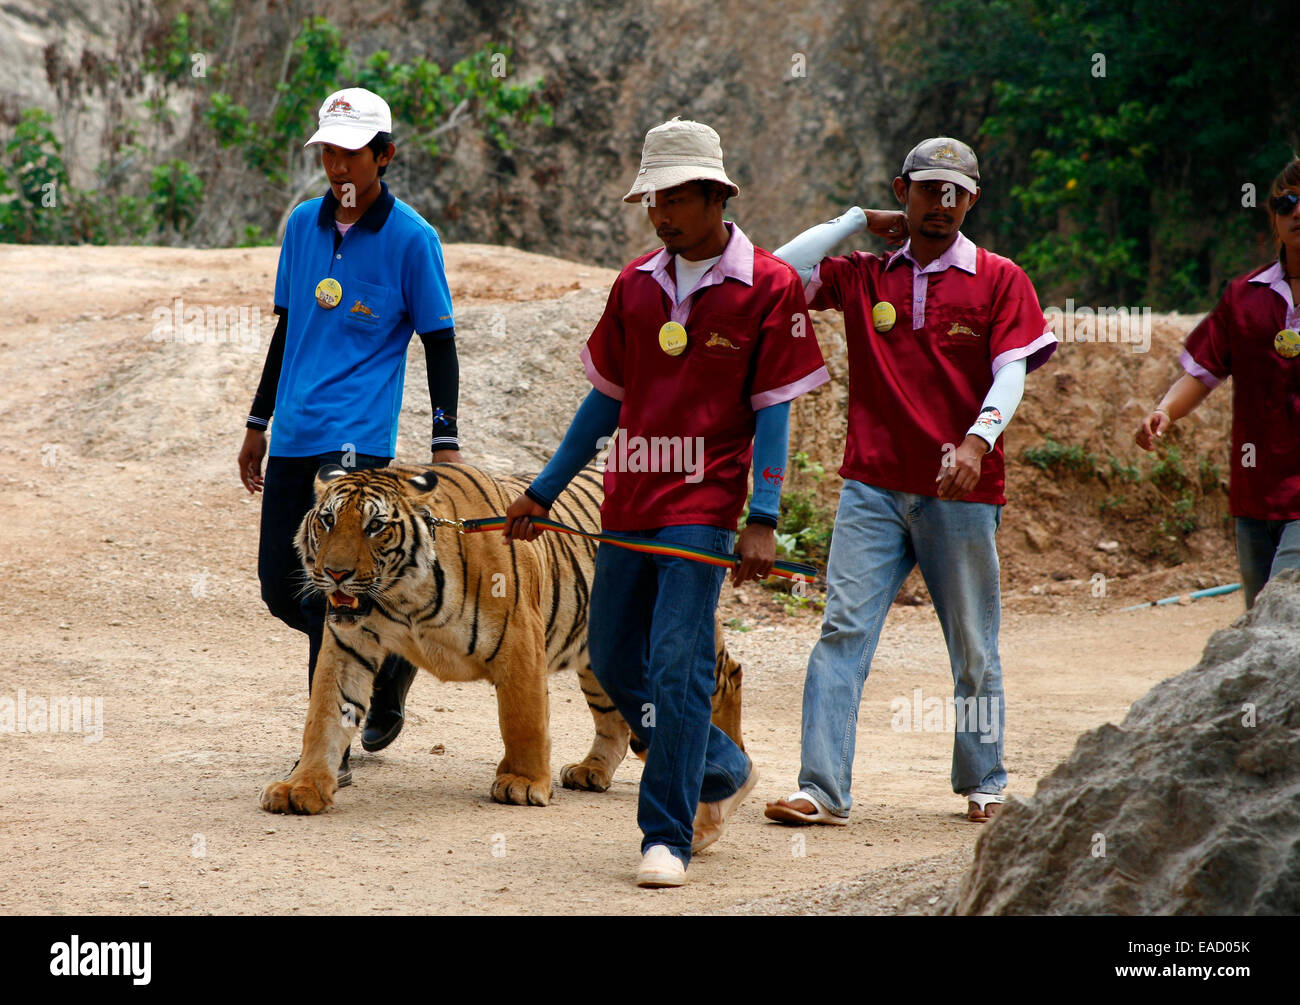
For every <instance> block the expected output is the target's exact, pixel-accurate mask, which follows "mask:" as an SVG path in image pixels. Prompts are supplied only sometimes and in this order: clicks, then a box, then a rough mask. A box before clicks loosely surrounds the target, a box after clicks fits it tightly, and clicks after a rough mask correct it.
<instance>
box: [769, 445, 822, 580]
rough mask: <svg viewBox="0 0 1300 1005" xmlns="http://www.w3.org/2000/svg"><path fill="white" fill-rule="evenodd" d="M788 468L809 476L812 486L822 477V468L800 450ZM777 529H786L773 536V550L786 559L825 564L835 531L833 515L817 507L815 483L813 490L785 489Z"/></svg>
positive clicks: (818, 503)
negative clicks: (775, 544) (774, 537)
mask: <svg viewBox="0 0 1300 1005" xmlns="http://www.w3.org/2000/svg"><path fill="white" fill-rule="evenodd" d="M790 466H791V467H792V468H793V469H794V470H795V471H798V472H799V473H800V474H806V475H808V476H809V477H811V478H812V480H813V482H814V483H817V482H820V481H821V480H822V479H823V478H824V477H826V471H825V469H824V468H823V467H822V465H821V464H820V463H819V462H817V461H814V460H810V459H809V457H808V454H807V453H805V452H804V451H802V450H800V451H796V452H795V453H794V454H793V456H791V458H790ZM781 526H782V527H784V528H786V532H785V533H782V534H778V535H777V547H778V548H779V549H780V550H781V551H782V552H783V553H784V554H785V555H786V556H787V557H789V558H793V559H795V560H796V561H805V562H806V561H811V562H817V563H820V564H822V565H824V564H825V562H826V557H827V555H828V553H829V551H830V545H831V532H832V530H834V528H835V514H834V513H833V512H832V511H830V510H829V509H827V508H826V507H825V506H823V505H822V504H821V502H820V501H819V499H818V496H817V491H816V488H815V484H814V487H813V488H808V489H794V490H789V489H787V490H786V491H785V492H783V493H782V494H781Z"/></svg>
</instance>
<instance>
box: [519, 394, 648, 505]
mask: <svg viewBox="0 0 1300 1005" xmlns="http://www.w3.org/2000/svg"><path fill="white" fill-rule="evenodd" d="M622 410H623V403H622V402H620V401H616V400H615V399H614V398H611V397H609V396H608V395H605V394H601V393H600V392H599V391H597V390H594V389H593V390H592V391H591V392H590V393H589V394H588V395H587V397H586V398H584V399H583V400H582V404H581V405H579V406H578V411H577V412H576V413H574V416H573V421H572V422H571V423H569V431H568V432H567V433H565V434H564V439H563V440H561V441H560V446H559V449H558V450H556V451H555V454H554V455H553V456H552V457H551V459H550V460H549V461H548V462H547V464H546V467H544V468H543V469H542V473H541V474H540V475H538V476H537V477H536V478H534V479H533V483H532V484H531V485H529V486H528V488H527V489H525V490H524V494H525V495H527V496H528V498H529V499H531V500H532V501H533V502H535V503H537V504H538V505H539V506H545V507H546V508H547V509H550V508H551V504H552V503H553V502H555V497H556V496H558V495H559V494H560V493H561V492H563V491H564V487H565V486H566V485H568V484H569V482H570V481H572V480H573V476H574V475H576V474H577V473H578V472H579V471H581V470H582V469H583V467H585V466H586V465H587V464H589V463H590V462H591V459H592V458H593V457H595V456H596V454H597V453H598V452H599V451H600V448H601V445H602V444H601V443H600V441H601V439H602V438H603V437H606V436H609V435H610V434H611V433H612V432H614V430H615V429H617V428H618V417H619V414H620V413H621V412H622Z"/></svg>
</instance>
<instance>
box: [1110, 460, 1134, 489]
mask: <svg viewBox="0 0 1300 1005" xmlns="http://www.w3.org/2000/svg"><path fill="white" fill-rule="evenodd" d="M1107 461H1108V462H1109V464H1110V476H1111V478H1113V479H1115V480H1116V481H1119V482H1121V483H1124V484H1126V485H1133V484H1136V483H1137V482H1140V481H1141V480H1142V471H1141V470H1140V469H1139V468H1138V466H1137V465H1136V464H1124V463H1123V462H1122V461H1120V460H1119V458H1117V457H1116V456H1115V455H1114V454H1110V455H1108V456H1107Z"/></svg>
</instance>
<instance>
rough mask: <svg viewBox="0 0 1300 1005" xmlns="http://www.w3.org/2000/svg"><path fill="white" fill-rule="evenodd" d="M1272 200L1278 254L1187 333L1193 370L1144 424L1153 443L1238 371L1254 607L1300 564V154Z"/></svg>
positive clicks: (1241, 508)
mask: <svg viewBox="0 0 1300 1005" xmlns="http://www.w3.org/2000/svg"><path fill="white" fill-rule="evenodd" d="M1268 209H1269V221H1270V222H1271V223H1272V225H1273V234H1274V236H1275V237H1276V239H1277V254H1278V257H1277V259H1276V260H1275V261H1274V262H1272V263H1270V264H1269V265H1266V266H1264V267H1262V268H1258V269H1255V270H1253V271H1251V272H1248V273H1247V274H1246V275H1244V276H1239V277H1237V278H1236V279H1234V280H1233V281H1232V282H1231V283H1229V284H1228V288H1227V289H1226V290H1225V291H1224V293H1223V297H1222V298H1221V299H1220V300H1219V303H1218V304H1217V305H1216V306H1215V308H1214V310H1212V311H1211V312H1210V313H1209V314H1207V315H1206V316H1205V320H1203V321H1202V322H1201V323H1200V324H1198V325H1197V326H1196V327H1195V328H1194V329H1192V333H1191V334H1190V335H1188V336H1187V344H1186V346H1185V348H1184V349H1183V353H1182V356H1181V359H1180V362H1181V363H1182V365H1183V369H1184V370H1185V371H1186V373H1184V374H1183V376H1182V377H1180V378H1179V379H1178V380H1177V381H1175V382H1174V384H1173V386H1172V387H1170V388H1169V390H1168V391H1166V392H1165V396H1164V397H1163V398H1162V399H1161V401H1160V404H1159V405H1157V406H1156V407H1155V408H1154V409H1153V410H1152V411H1151V412H1150V414H1148V415H1147V416H1146V418H1145V419H1144V420H1143V421H1142V426H1141V427H1140V428H1139V429H1138V431H1137V443H1138V446H1140V447H1142V448H1143V449H1144V450H1151V449H1153V448H1154V446H1155V440H1156V439H1158V438H1160V437H1162V436H1164V434H1165V433H1166V432H1168V431H1169V429H1170V428H1171V427H1172V426H1173V424H1174V423H1175V422H1176V421H1178V420H1179V419H1181V418H1182V417H1183V416H1185V415H1186V414H1187V413H1188V412H1190V411H1192V409H1194V408H1196V406H1197V405H1199V404H1200V403H1201V402H1202V401H1203V400H1204V399H1205V396H1206V395H1208V394H1209V393H1210V392H1211V391H1212V390H1214V388H1216V387H1218V386H1219V385H1220V384H1221V383H1223V382H1224V381H1225V380H1227V379H1228V378H1229V377H1232V378H1233V381H1232V385H1233V386H1232V465H1231V467H1230V468H1229V470H1230V472H1231V476H1230V478H1229V505H1230V508H1231V510H1232V515H1233V516H1234V517H1235V518H1236V531H1237V563H1238V565H1239V566H1240V568H1241V582H1242V587H1243V589H1244V592H1245V594H1246V607H1247V609H1249V608H1251V607H1253V606H1254V605H1255V597H1256V596H1257V595H1258V594H1259V591H1260V590H1262V589H1263V588H1264V584H1265V583H1266V582H1268V580H1269V579H1270V578H1272V577H1273V576H1274V575H1276V574H1277V573H1278V572H1280V571H1281V570H1283V569H1294V568H1297V567H1300V438H1297V437H1296V435H1295V429H1296V421H1297V419H1300V159H1296V160H1292V161H1291V162H1290V163H1289V164H1287V166H1286V167H1285V168H1284V169H1283V170H1282V173H1281V174H1279V175H1278V176H1277V177H1276V178H1275V179H1274V180H1273V186H1272V189H1271V192H1270V195H1269V200H1268Z"/></svg>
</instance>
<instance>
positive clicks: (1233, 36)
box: [896, 0, 1300, 311]
mask: <svg viewBox="0 0 1300 1005" xmlns="http://www.w3.org/2000/svg"><path fill="white" fill-rule="evenodd" d="M921 9H922V10H923V11H924V15H923V18H922V19H921V20H920V21H919V23H918V24H919V26H918V27H917V28H916V29H914V30H913V31H912V32H911V33H910V34H909V35H905V36H904V37H903V38H902V41H901V42H900V43H899V46H898V52H897V53H896V55H897V57H898V59H899V60H900V65H906V66H910V67H912V68H913V69H912V71H911V74H910V76H909V78H908V80H907V81H906V82H905V85H906V86H908V87H910V88H911V90H912V92H913V97H914V99H915V100H919V101H920V102H922V107H931V108H938V109H942V120H941V121H942V123H954V124H962V123H965V124H967V128H968V129H969V133H968V134H967V135H965V136H963V138H965V139H968V140H973V141H974V142H975V143H976V145H977V147H978V148H979V150H980V152H981V154H982V156H981V175H982V188H983V193H982V196H983V197H982V199H981V204H980V206H979V207H978V208H977V210H976V215H975V217H974V218H973V221H972V223H973V227H974V228H975V229H979V230H982V231H983V233H981V234H980V235H979V236H980V237H981V238H982V239H983V240H984V241H987V242H988V243H990V244H993V245H995V246H996V247H997V248H998V250H999V251H1000V252H1002V253H1004V254H1008V255H1010V256H1011V257H1013V258H1014V259H1015V260H1016V261H1017V262H1019V263H1020V264H1021V265H1022V266H1024V267H1025V269H1026V271H1027V272H1028V273H1029V275H1030V277H1031V278H1032V279H1033V280H1034V281H1035V284H1036V285H1037V286H1038V288H1039V290H1040V292H1041V293H1045V294H1046V295H1047V299H1048V300H1052V301H1056V302H1059V300H1060V299H1063V298H1064V297H1066V296H1070V297H1073V298H1074V299H1075V301H1076V302H1079V303H1088V302H1092V303H1112V304H1125V303H1130V302H1133V301H1134V300H1137V301H1140V302H1142V303H1144V304H1146V305H1148V306H1151V307H1152V308H1153V309H1155V310H1183V311H1190V310H1204V309H1206V308H1208V307H1210V306H1212V304H1213V302H1214V301H1215V300H1216V299H1217V297H1218V295H1219V292H1220V290H1221V288H1222V286H1223V285H1224V283H1225V282H1226V280H1227V279H1229V278H1231V277H1232V276H1233V275H1234V274H1236V273H1239V272H1242V271H1245V269H1246V268H1247V267H1248V266H1249V265H1251V264H1257V259H1259V250H1258V243H1257V242H1258V241H1259V240H1260V239H1262V238H1265V236H1266V234H1267V227H1268V221H1267V214H1266V213H1265V212H1264V211H1263V210H1262V209H1260V208H1250V207H1249V206H1246V205H1244V204H1243V188H1242V186H1243V185H1244V184H1246V183H1251V184H1253V185H1254V186H1255V190H1256V202H1257V204H1258V206H1260V207H1262V206H1263V203H1264V199H1263V193H1264V192H1265V190H1266V186H1267V184H1268V182H1269V181H1270V180H1271V178H1272V177H1273V175H1275V174H1276V173H1277V172H1278V171H1279V170H1280V169H1281V167H1282V165H1283V164H1284V163H1285V162H1286V161H1287V160H1288V159H1289V158H1290V157H1291V156H1292V154H1291V151H1292V150H1293V149H1295V148H1296V147H1297V146H1298V145H1300V132H1298V131H1297V128H1296V123H1297V122H1298V121H1300V90H1298V89H1297V88H1295V86H1294V74H1293V68H1292V67H1291V65H1290V63H1289V61H1288V60H1287V59H1286V58H1283V57H1282V56H1281V55H1280V53H1277V52H1275V51H1274V49H1273V46H1272V44H1271V42H1270V40H1271V39H1277V38H1281V37H1285V36H1286V35H1287V33H1288V30H1289V27H1290V22H1291V20H1292V18H1291V17H1290V15H1289V13H1287V7H1286V5H1284V4H1282V5H1280V4H1250V5H1245V6H1242V5H1237V6H1231V5H1229V6H1224V5H1222V4H1213V3H1210V2H1208V0H1191V2H1190V3H1184V4H1167V3H1163V2H1160V0H1088V2H1086V3H1081V4H1065V3H1061V2H1059V0H991V2H988V3H983V4H970V3H965V2H959V0H936V2H933V3H930V4H927V5H925V6H924V7H923V8H921ZM953 39H960V40H961V42H960V44H951V40H953ZM1229 52H1235V53H1254V54H1256V55H1257V57H1258V58H1256V59H1253V60H1250V61H1249V63H1248V65H1246V66H1243V64H1242V62H1241V60H1234V59H1228V58H1225V56H1224V54H1225V53H1229ZM936 124H938V123H936ZM946 128H947V129H948V130H955V131H956V132H957V134H958V135H961V129H960V127H959V125H954V126H947V127H946ZM968 229H970V228H968Z"/></svg>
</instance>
